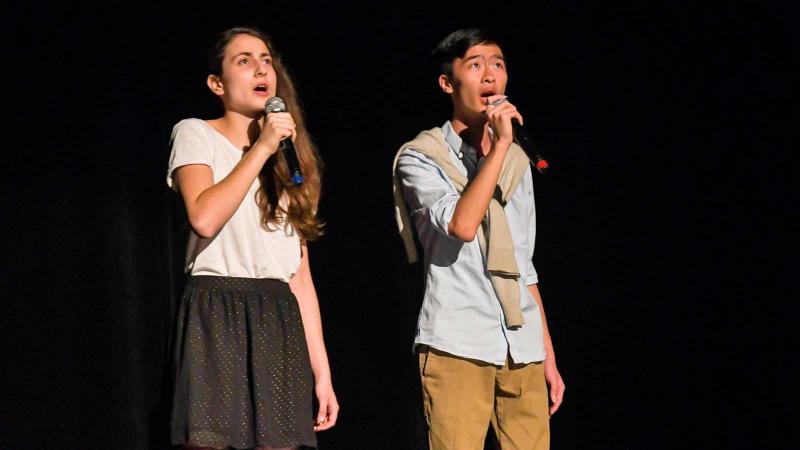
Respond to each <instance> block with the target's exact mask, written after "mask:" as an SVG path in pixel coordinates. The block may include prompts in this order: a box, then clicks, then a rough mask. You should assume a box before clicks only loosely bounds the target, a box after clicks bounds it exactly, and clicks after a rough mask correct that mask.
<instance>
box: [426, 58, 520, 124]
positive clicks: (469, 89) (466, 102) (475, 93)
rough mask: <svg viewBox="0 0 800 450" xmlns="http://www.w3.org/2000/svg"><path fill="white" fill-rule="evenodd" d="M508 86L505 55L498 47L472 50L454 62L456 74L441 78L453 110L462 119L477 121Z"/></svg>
mask: <svg viewBox="0 0 800 450" xmlns="http://www.w3.org/2000/svg"><path fill="white" fill-rule="evenodd" d="M506 83H508V73H507V72H506V63H505V60H504V59H503V52H502V51H501V50H500V47H498V46H497V45H495V44H479V45H475V46H473V47H470V49H469V50H467V52H466V53H465V54H464V56H463V57H461V58H456V59H455V60H453V75H452V76H451V77H448V76H446V75H441V76H440V77H439V86H440V87H441V88H442V90H443V91H444V92H446V93H448V94H450V96H451V98H452V99H453V111H454V113H455V115H456V116H457V117H461V118H462V119H463V120H474V119H475V118H477V117H479V116H482V115H483V114H484V111H485V110H486V99H487V98H488V97H489V96H492V95H499V94H504V93H505V91H506Z"/></svg>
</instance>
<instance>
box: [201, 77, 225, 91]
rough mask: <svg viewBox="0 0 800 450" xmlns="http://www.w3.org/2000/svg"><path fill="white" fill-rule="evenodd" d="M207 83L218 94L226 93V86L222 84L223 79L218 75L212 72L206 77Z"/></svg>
mask: <svg viewBox="0 0 800 450" xmlns="http://www.w3.org/2000/svg"><path fill="white" fill-rule="evenodd" d="M206 84H207V85H208V88H209V89H211V92H213V93H214V94H216V95H222V94H224V93H225V88H224V87H223V86H222V79H221V78H220V77H218V76H217V75H214V74H211V75H209V76H208V78H206Z"/></svg>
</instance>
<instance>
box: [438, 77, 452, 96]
mask: <svg viewBox="0 0 800 450" xmlns="http://www.w3.org/2000/svg"><path fill="white" fill-rule="evenodd" d="M439 87H440V88H442V92H444V93H445V94H452V93H453V84H452V83H451V82H450V77H448V76H447V75H445V74H441V75H439Z"/></svg>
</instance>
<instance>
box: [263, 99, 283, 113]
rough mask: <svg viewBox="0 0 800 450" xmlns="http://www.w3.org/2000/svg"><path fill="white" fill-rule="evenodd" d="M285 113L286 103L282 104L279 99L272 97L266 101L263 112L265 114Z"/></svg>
mask: <svg viewBox="0 0 800 450" xmlns="http://www.w3.org/2000/svg"><path fill="white" fill-rule="evenodd" d="M284 111H286V103H284V102H283V99H282V98H280V97H272V98H270V99H269V100H267V103H266V104H265V105H264V112H266V113H267V114H269V113H271V112H284Z"/></svg>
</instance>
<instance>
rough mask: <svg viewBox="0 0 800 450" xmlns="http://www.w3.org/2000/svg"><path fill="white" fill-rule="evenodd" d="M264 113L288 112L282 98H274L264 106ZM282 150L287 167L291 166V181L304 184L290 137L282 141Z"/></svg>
mask: <svg viewBox="0 0 800 450" xmlns="http://www.w3.org/2000/svg"><path fill="white" fill-rule="evenodd" d="M264 112H265V113H267V114H269V113H271V112H286V103H284V102H283V99H282V98H280V97H272V98H270V99H269V100H267V103H266V104H265V105H264ZM279 148H280V150H281V151H282V152H283V156H284V158H286V165H287V166H289V180H290V181H291V182H292V183H294V184H295V185H299V184H303V172H301V171H300V161H299V160H298V159H297V150H295V148H294V143H293V142H292V138H291V137H288V138H286V139H284V140H282V141H281V145H280V147H279Z"/></svg>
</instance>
